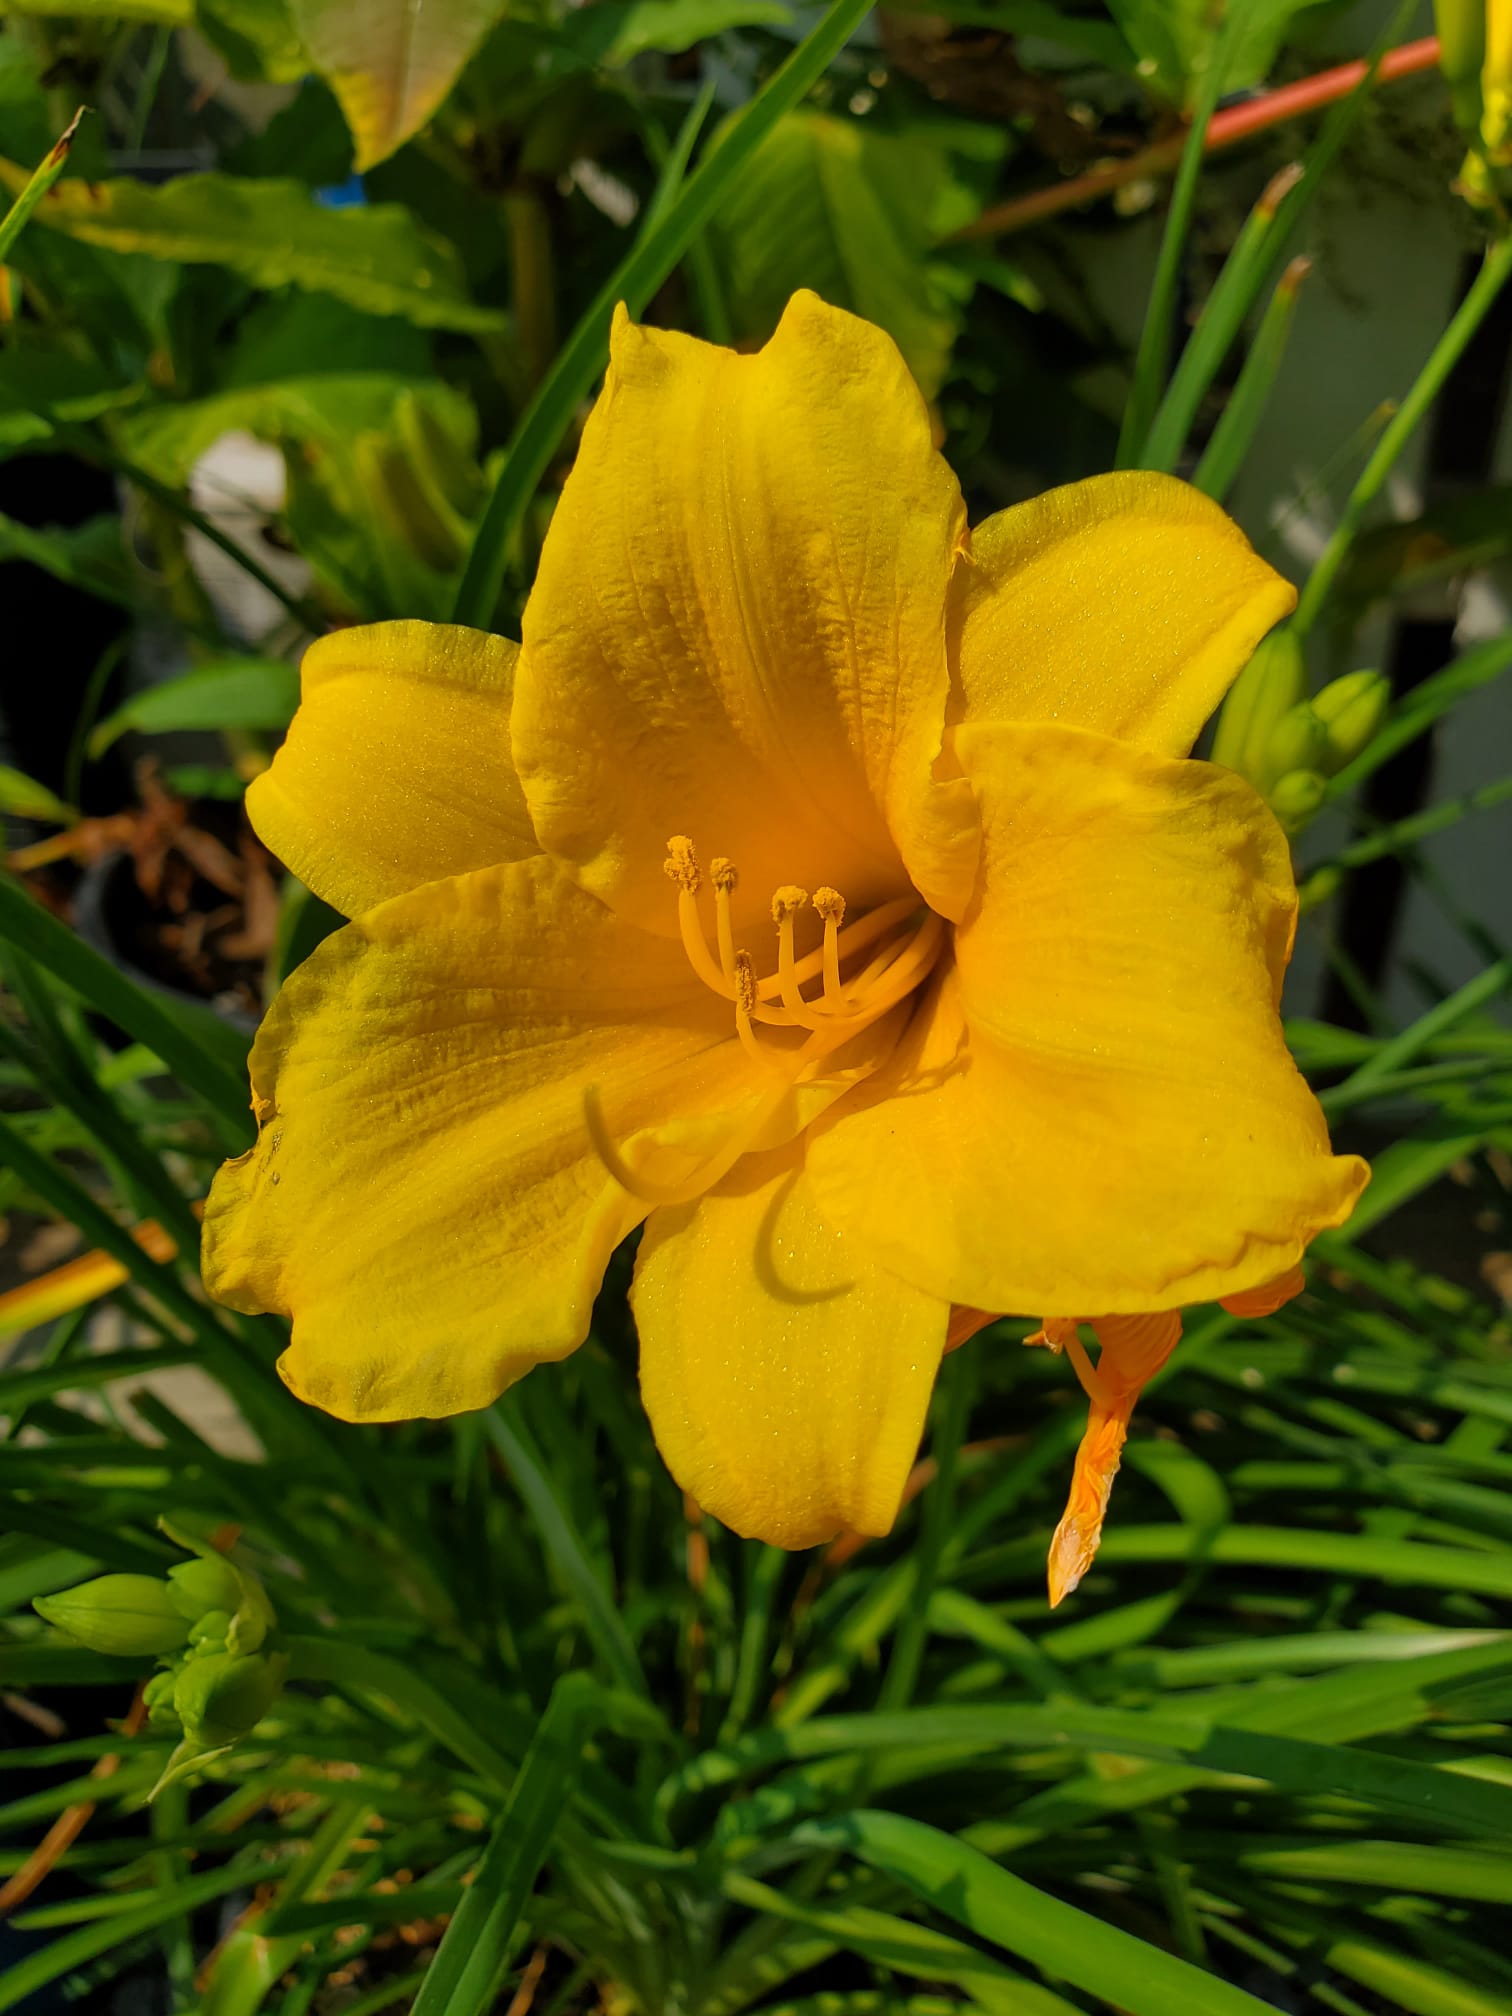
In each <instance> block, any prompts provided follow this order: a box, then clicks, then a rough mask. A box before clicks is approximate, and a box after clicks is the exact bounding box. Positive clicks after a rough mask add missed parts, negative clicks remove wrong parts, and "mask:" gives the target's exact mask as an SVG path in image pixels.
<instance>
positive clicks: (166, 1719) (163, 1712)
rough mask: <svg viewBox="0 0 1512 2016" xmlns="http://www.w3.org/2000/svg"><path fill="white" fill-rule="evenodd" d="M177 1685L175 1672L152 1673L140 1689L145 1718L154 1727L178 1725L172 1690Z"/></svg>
mask: <svg viewBox="0 0 1512 2016" xmlns="http://www.w3.org/2000/svg"><path fill="white" fill-rule="evenodd" d="M177 1685H178V1675H177V1673H154V1674H153V1676H152V1678H151V1679H150V1680H149V1681H148V1682H147V1685H146V1686H145V1687H144V1688H143V1689H142V1706H143V1707H144V1708H145V1709H146V1710H147V1720H148V1721H149V1722H150V1723H151V1724H152V1726H153V1728H154V1729H165V1728H167V1729H176V1728H177V1727H178V1712H177V1710H176V1709H175V1708H174V1705H173V1690H174V1688H175V1687H176V1686H177Z"/></svg>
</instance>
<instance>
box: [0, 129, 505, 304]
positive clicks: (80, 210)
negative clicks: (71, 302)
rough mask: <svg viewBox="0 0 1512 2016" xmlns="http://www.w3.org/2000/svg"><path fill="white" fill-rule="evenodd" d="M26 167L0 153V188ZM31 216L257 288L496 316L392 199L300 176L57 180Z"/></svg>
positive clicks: (445, 251)
mask: <svg viewBox="0 0 1512 2016" xmlns="http://www.w3.org/2000/svg"><path fill="white" fill-rule="evenodd" d="M26 180H27V177H26V171H25V170H24V169H21V168H18V167H16V165H15V164H14V162H9V161H0V188H7V189H10V190H12V191H19V190H20V189H21V188H23V187H24V186H25V183H26ZM36 222H37V223H38V224H39V225H42V224H45V225H47V226H48V228H49V229H51V230H53V231H59V232H62V233H64V234H65V235H66V236H68V237H70V238H75V239H78V240H80V241H81V242H82V243H84V244H86V245H99V246H104V247H106V248H108V249H110V250H112V251H116V252H139V253H143V254H145V255H146V256H147V257H148V258H150V259H166V260H176V261H178V262H180V263H182V264H184V265H190V266H193V265H202V266H225V267H228V268H229V269H230V270H231V271H232V272H234V273H240V274H241V275H242V277H243V278H244V279H246V280H250V281H251V282H252V283H253V285H254V286H257V287H269V288H271V287H286V286H293V287H303V288H306V289H308V290H309V291H310V292H312V293H317V294H334V295H336V296H337V297H338V299H340V300H342V301H347V302H349V303H350V304H351V305H352V307H354V308H362V309H365V310H366V311H367V312H368V313H369V314H373V315H401V316H403V317H404V318H405V319H406V320H408V321H410V322H415V323H418V324H419V325H420V326H421V327H422V328H428V329H462V330H468V331H472V332H476V333H479V334H481V333H483V332H488V331H496V330H500V329H503V328H504V327H505V326H506V318H505V317H504V315H503V314H502V313H501V312H500V311H499V310H498V309H495V308H485V307H482V306H480V305H479V304H478V303H477V302H475V301H471V300H469V299H468V297H467V291H466V288H465V286H464V284H463V279H462V269H461V265H460V263H459V261H458V259H457V256H456V254H455V253H454V252H453V250H452V249H451V247H450V246H449V245H447V244H445V243H444V242H443V241H442V240H440V239H439V238H435V237H433V236H432V235H431V234H430V233H429V232H427V231H425V230H423V229H422V228H421V226H420V225H418V224H417V223H416V222H415V220H414V218H413V217H412V216H411V215H410V214H409V212H408V211H406V210H403V209H401V208H400V207H399V206H398V205H397V204H393V203H378V204H371V205H368V206H366V207H359V208H355V209H350V210H331V209H327V208H324V207H323V206H322V205H321V204H319V203H317V202H316V201H315V199H314V197H313V196H312V195H311V194H310V191H309V190H308V189H307V188H306V187H305V186H304V184H303V183H302V182H292V181H281V180H269V181H253V180H249V179H245V178H242V177H238V176H234V175H181V176H179V177H178V178H177V179H176V180H175V181H172V182H168V183H165V184H164V185H163V186H162V187H161V188H149V187H148V186H147V185H146V184H144V183H141V182H132V181H108V182H94V183H90V184H88V185H85V184H84V183H82V182H77V181H65V182H60V183H59V184H58V185H57V187H56V188H55V189H53V190H52V191H51V192H50V193H49V194H48V196H47V197H46V199H45V200H44V201H43V202H42V203H41V204H40V205H39V206H38V209H37V213H36Z"/></svg>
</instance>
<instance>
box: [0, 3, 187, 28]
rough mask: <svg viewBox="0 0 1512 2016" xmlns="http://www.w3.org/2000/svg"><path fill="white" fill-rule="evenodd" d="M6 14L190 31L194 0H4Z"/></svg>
mask: <svg viewBox="0 0 1512 2016" xmlns="http://www.w3.org/2000/svg"><path fill="white" fill-rule="evenodd" d="M7 14H36V15H42V16H48V15H60V14H61V15H65V16H67V17H68V18H69V19H71V20H79V21H158V22H161V23H162V24H163V25H164V26H165V27H169V28H187V27H188V26H189V25H190V23H191V22H192V21H193V19H194V0H4V4H3V6H0V18H3V17H4V16H5V15H7Z"/></svg>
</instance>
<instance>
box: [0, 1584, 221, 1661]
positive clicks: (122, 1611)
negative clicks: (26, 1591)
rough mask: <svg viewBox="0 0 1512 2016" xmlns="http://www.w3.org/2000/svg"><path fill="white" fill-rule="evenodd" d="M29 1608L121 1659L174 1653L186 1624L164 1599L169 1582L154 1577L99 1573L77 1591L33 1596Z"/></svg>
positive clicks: (83, 1641)
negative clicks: (96, 1577)
mask: <svg viewBox="0 0 1512 2016" xmlns="http://www.w3.org/2000/svg"><path fill="white" fill-rule="evenodd" d="M32 1608H33V1609H34V1610H35V1611H36V1612H37V1614H38V1615H39V1616H41V1617H45V1618H46V1619H47V1621H48V1623H49V1624H54V1625H56V1626H57V1628H58V1629H59V1630H60V1631H66V1632H67V1633H68V1635H69V1637H70V1638H76V1639H77V1640H78V1641H79V1643H80V1644H81V1645H87V1646H88V1647H89V1649H90V1651H91V1652H111V1653H115V1654H116V1655H117V1656H118V1657H125V1658H144V1659H145V1658H155V1657H156V1656H157V1655H158V1654H159V1653H163V1652H176V1651H177V1650H178V1649H179V1647H180V1646H181V1645H182V1644H183V1642H184V1634H185V1631H186V1628H187V1627H186V1625H185V1623H184V1619H183V1618H182V1617H181V1616H180V1615H179V1612H178V1611H177V1610H176V1609H175V1607H174V1605H173V1604H172V1603H171V1602H170V1601H169V1597H168V1585H167V1584H166V1583H165V1582H160V1581H159V1580H158V1579H157V1577H156V1576H155V1575H101V1576H100V1577H98V1579H97V1580H95V1581H93V1582H81V1583H80V1584H79V1586H78V1588H77V1589H63V1590H60V1591H59V1592H58V1594H57V1595H55V1596H38V1597H37V1598H36V1600H35V1601H34V1603H33V1605H32Z"/></svg>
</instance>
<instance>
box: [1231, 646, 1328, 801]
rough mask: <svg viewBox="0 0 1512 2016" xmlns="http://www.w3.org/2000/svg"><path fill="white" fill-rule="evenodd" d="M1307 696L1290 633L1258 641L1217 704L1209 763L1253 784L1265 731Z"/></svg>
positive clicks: (1304, 676) (1303, 667) (1304, 674)
mask: <svg viewBox="0 0 1512 2016" xmlns="http://www.w3.org/2000/svg"><path fill="white" fill-rule="evenodd" d="M1306 692H1307V667H1306V665H1305V664H1304V662H1303V658H1302V646H1301V644H1300V643H1299V642H1298V641H1297V639H1296V637H1295V635H1294V634H1293V633H1292V632H1291V631H1290V630H1272V632H1271V633H1270V635H1269V636H1268V637H1266V638H1263V639H1262V640H1261V642H1260V644H1259V646H1258V647H1257V649H1256V651H1255V655H1254V657H1253V658H1251V659H1250V661H1249V663H1248V665H1246V666H1245V668H1244V670H1243V671H1242V672H1241V673H1240V674H1239V677H1238V678H1237V679H1236V680H1235V681H1234V684H1233V686H1232V687H1231V688H1230V690H1229V696H1228V698H1227V700H1225V701H1224V703H1223V712H1222V713H1221V714H1220V715H1219V717H1218V731H1217V733H1216V735H1215V736H1214V738H1213V761H1214V762H1215V763H1222V764H1225V765H1226V766H1227V767H1228V768H1229V769H1230V770H1237V771H1238V772H1239V774H1240V776H1241V777H1248V778H1249V780H1250V782H1251V783H1252V784H1253V783H1255V782H1256V781H1257V777H1258V764H1259V757H1260V752H1261V750H1262V749H1263V747H1264V744H1265V741H1266V738H1267V737H1268V736H1269V734H1270V731H1271V729H1272V728H1273V727H1274V725H1275V724H1276V722H1278V721H1279V720H1280V719H1281V716H1282V715H1283V714H1284V713H1285V712H1286V711H1287V709H1288V708H1289V707H1295V706H1296V704H1297V702H1298V701H1299V700H1301V699H1302V698H1303V697H1304V696H1305V694H1306Z"/></svg>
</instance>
